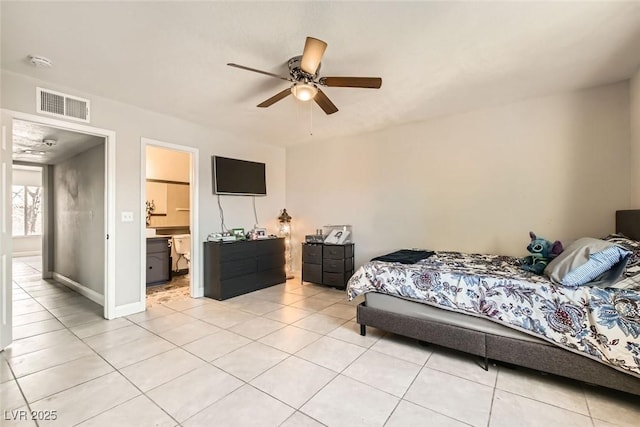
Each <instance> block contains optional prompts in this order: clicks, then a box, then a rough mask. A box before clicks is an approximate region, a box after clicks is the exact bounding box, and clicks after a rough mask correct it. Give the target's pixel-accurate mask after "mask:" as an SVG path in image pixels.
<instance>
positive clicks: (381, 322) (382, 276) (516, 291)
mask: <svg viewBox="0 0 640 427" xmlns="http://www.w3.org/2000/svg"><path fill="white" fill-rule="evenodd" d="M616 232H617V233H621V234H624V235H625V236H627V237H629V238H630V239H632V240H640V210H626V211H618V212H616ZM614 240H615V239H614ZM638 249H639V250H638V252H637V253H638V254H640V244H639V248H638ZM469 257H470V258H469ZM638 261H639V260H637V259H636V260H635V262H636V263H637V262H638ZM515 262H517V261H516V259H515V258H511V257H502V256H495V255H467V254H458V253H455V252H436V254H435V255H434V256H432V257H429V258H427V259H426V260H424V262H422V261H420V262H418V263H417V264H411V265H401V264H397V263H384V262H379V261H376V262H370V263H367V264H365V265H364V266H362V267H360V268H359V269H358V271H356V273H355V274H354V275H353V276H352V278H351V279H350V280H349V283H348V284H347V291H348V293H349V297H350V298H354V297H356V296H357V295H358V294H362V293H364V296H365V300H364V302H362V303H361V304H359V305H358V307H357V318H356V319H357V322H358V323H359V324H360V331H361V332H360V333H361V334H362V335H365V334H366V327H367V326H372V327H376V328H379V329H382V330H385V331H388V332H392V333H395V334H399V335H403V336H407V337H411V338H415V339H417V340H420V341H423V342H426V343H432V344H436V345H441V346H444V347H448V348H452V349H455V350H459V351H463V352H466V353H470V354H473V355H476V356H480V357H481V358H482V359H483V360H484V368H485V369H487V368H488V362H489V360H493V361H498V362H506V363H509V364H513V365H518V366H523V367H526V368H530V369H535V370H539V371H543V372H547V373H551V374H555V375H560V376H564V377H568V378H572V379H575V380H579V381H583V382H586V383H591V384H596V385H600V386H604V387H608V388H612V389H616V390H620V391H623V392H627V393H632V394H635V395H640V338H639V335H640V285H637V282H634V281H633V280H631V282H629V280H630V279H625V280H627V281H628V282H629V283H633V284H632V285H631V286H629V287H628V288H627V289H616V290H611V289H609V288H604V289H602V288H598V287H595V286H594V287H591V286H582V287H577V288H575V289H569V290H567V289H564V288H562V285H553V284H552V283H551V282H550V281H549V280H548V279H547V278H545V277H542V276H535V275H533V274H530V273H526V272H518V271H517V265H516V264H515ZM474 263H475V264H477V265H475V266H473V267H469V265H470V264H474ZM635 268H637V269H640V264H638V265H636V267H635ZM465 269H469V271H473V272H475V273H476V274H477V272H478V271H480V274H477V278H476V279H473V280H469V277H471V276H469V275H465V273H468V272H469V271H466V270H465ZM483 269H484V271H485V272H486V274H485V273H482V271H483ZM421 274H422V276H421V277H420V279H419V280H418V282H420V283H422V284H423V285H424V284H425V283H426V286H422V288H421V287H418V288H415V287H414V288H410V287H408V286H407V282H408V281H411V280H413V279H410V278H411V277H413V278H415V277H417V276H416V275H421ZM458 275H459V276H460V277H464V279H465V280H464V281H463V280H458V281H456V280H455V279H459V278H460V277H459V276H458ZM638 277H640V276H638ZM636 280H637V278H636ZM465 281H467V282H474V281H475V285H476V286H477V289H474V291H471V290H470V289H469V288H463V287H462V286H461V285H460V283H462V282H465ZM521 281H522V283H524V285H523V286H521V287H519V286H515V285H518V284H519V283H520V282H521ZM394 282H395V283H394ZM436 285H437V286H436ZM558 286H560V288H558ZM426 288H428V289H426ZM436 288H437V289H438V290H439V292H438V293H437V294H434V293H432V290H433V289H436ZM416 289H417V291H416ZM421 291H424V294H422V292H421ZM430 292H431V293H430ZM416 293H417V294H420V295H417V294H416ZM496 294H500V295H497V296H495V295H496ZM451 295H453V297H451ZM565 295H568V297H567V298H568V301H573V302H574V303H573V304H572V303H569V302H567V301H565V300H564V299H563V298H565ZM500 297H503V298H507V299H508V300H502V301H501V300H500V299H499V298H500ZM612 298H613V301H611V299H612ZM589 303H590V304H591V305H589ZM465 304H466V305H465ZM532 304H533V305H537V306H539V307H538V308H540V309H541V310H542V312H543V313H546V314H547V316H546V317H545V318H544V319H542V318H540V317H539V315H538V317H536V315H532V314H531V313H529V312H527V310H530V308H532V307H533V305H532ZM545 304H546V305H545ZM579 304H582V305H583V308H584V310H579V309H578V308H579ZM472 305H474V307H471V306H472ZM549 305H551V307H548V306H549ZM461 307H462V309H463V310H462V311H463V312H464V314H463V313H460V312H459V311H461V310H460V308H461ZM465 307H466V308H468V309H469V312H466V311H465V310H464V309H465ZM594 307H596V308H594ZM545 310H547V311H545ZM616 310H617V311H620V310H622V311H623V312H624V313H623V314H624V316H622V315H620V316H618V314H620V313H618V312H616ZM534 311H535V309H534ZM510 313H516V314H515V315H513V316H512V317H513V318H512V319H508V315H510ZM581 313H582V314H581ZM603 313H604V314H603ZM606 316H608V317H606ZM503 317H504V318H503ZM604 317H606V318H604ZM514 319H515V320H514ZM603 319H604V320H603ZM509 322H510V323H509ZM553 322H555V325H551V323H553ZM576 325H578V326H576ZM550 326H551V327H550ZM556 330H558V331H559V332H558V331H556ZM543 331H544V333H543ZM547 335H548V336H547Z"/></svg>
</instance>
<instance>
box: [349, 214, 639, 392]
mask: <svg viewBox="0 0 640 427" xmlns="http://www.w3.org/2000/svg"><path fill="white" fill-rule="evenodd" d="M616 232H619V233H623V234H625V235H626V236H627V237H630V238H632V239H634V240H640V210H625V211H617V212H616ZM390 298H395V297H390ZM409 303H411V302H410V301H409ZM443 311H444V310H443ZM452 314H455V315H458V314H457V313H452ZM459 316H461V317H468V316H467V315H465V314H459ZM446 317H447V318H449V319H450V318H451V317H452V316H446ZM357 322H358V323H359V324H360V334H361V335H365V334H366V326H373V327H376V328H379V329H382V330H384V331H388V332H393V333H395V334H398V335H403V336H407V337H410V338H415V339H417V340H420V341H424V342H427V343H432V344H436V345H441V346H443V347H448V348H452V349H455V350H459V351H463V352H466V353H470V354H473V355H476V356H480V357H483V358H484V359H485V368H486V366H487V361H488V360H489V359H490V360H494V361H498V362H506V363H510V364H513V365H518V366H523V367H526V368H530V369H536V370H539V371H543V372H548V373H550V374H555V375H560V376H563V377H568V378H572V379H575V380H579V381H584V382H586V383H590V384H596V385H600V386H603V387H609V388H612V389H615V390H620V391H624V392H627V393H632V394H635V395H640V378H638V377H635V376H633V375H630V374H626V373H623V372H621V371H618V370H616V369H614V368H611V367H609V366H607V365H604V364H602V363H600V362H598V361H595V360H593V359H590V358H588V357H585V356H581V355H578V354H575V353H572V352H570V351H568V350H564V349H562V348H560V347H557V346H555V345H550V344H548V343H546V342H543V341H540V342H535V341H532V340H522V339H518V338H514V337H513V336H512V335H513V334H507V335H511V336H506V335H501V334H498V333H494V332H493V331H491V332H488V331H486V330H482V328H471V327H469V326H468V322H465V325H460V324H456V322H452V321H451V320H446V321H439V320H437V319H433V318H431V319H427V318H423V317H417V316H414V315H406V314H401V313H398V312H393V311H389V310H385V309H380V308H374V307H368V306H367V304H366V301H365V302H362V303H361V304H360V305H358V308H357ZM498 326H500V325H498ZM504 328H505V329H506V330H509V331H511V329H510V328H507V327H506V326H505V327H504ZM493 329H495V328H493Z"/></svg>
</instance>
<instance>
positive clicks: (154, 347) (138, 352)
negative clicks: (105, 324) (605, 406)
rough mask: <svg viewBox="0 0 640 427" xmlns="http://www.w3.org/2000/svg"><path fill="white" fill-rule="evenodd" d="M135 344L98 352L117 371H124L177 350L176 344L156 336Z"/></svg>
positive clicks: (137, 341) (141, 339)
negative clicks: (127, 367) (125, 368)
mask: <svg viewBox="0 0 640 427" xmlns="http://www.w3.org/2000/svg"><path fill="white" fill-rule="evenodd" d="M134 342H135V345H134V344H133V343H126V344H122V345H115V346H112V347H107V348H105V349H103V350H97V351H98V353H99V354H100V356H102V357H104V358H105V359H106V360H107V361H108V362H109V363H111V364H112V365H113V366H115V367H116V369H122V368H124V367H126V366H130V365H133V364H134V363H138V362H141V361H143V360H146V359H149V358H151V357H153V356H156V355H158V354H160V353H164V352H166V351H169V350H173V349H174V348H176V346H175V345H174V344H171V343H170V342H169V341H167V340H165V339H162V338H160V337H158V336H155V335H149V336H144V337H142V338H139V339H137V340H136V341H134Z"/></svg>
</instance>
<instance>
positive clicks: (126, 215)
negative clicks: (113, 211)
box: [122, 211, 133, 222]
mask: <svg viewBox="0 0 640 427" xmlns="http://www.w3.org/2000/svg"><path fill="white" fill-rule="evenodd" d="M122 222H133V212H127V211H123V212H122Z"/></svg>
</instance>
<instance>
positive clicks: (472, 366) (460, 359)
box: [425, 347, 498, 387]
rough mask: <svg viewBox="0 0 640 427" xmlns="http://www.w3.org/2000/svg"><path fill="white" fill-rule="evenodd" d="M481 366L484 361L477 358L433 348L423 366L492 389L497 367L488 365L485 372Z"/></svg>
mask: <svg viewBox="0 0 640 427" xmlns="http://www.w3.org/2000/svg"><path fill="white" fill-rule="evenodd" d="M483 365H484V360H483V359H482V358H480V357H478V356H474V355H471V354H467V353H460V352H457V351H453V350H448V349H445V348H441V347H434V349H433V354H432V355H431V357H430V358H429V360H428V361H427V363H426V365H425V366H427V367H429V368H431V369H435V370H437V371H441V372H446V373H447V374H451V375H455V376H458V377H461V378H464V379H466V380H470V381H475V382H477V383H480V384H484V385H488V386H490V387H494V386H495V384H496V377H497V376H498V367H497V366H493V365H491V364H490V365H489V370H488V371H485V370H484V369H483V368H482V367H481V366H483Z"/></svg>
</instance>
